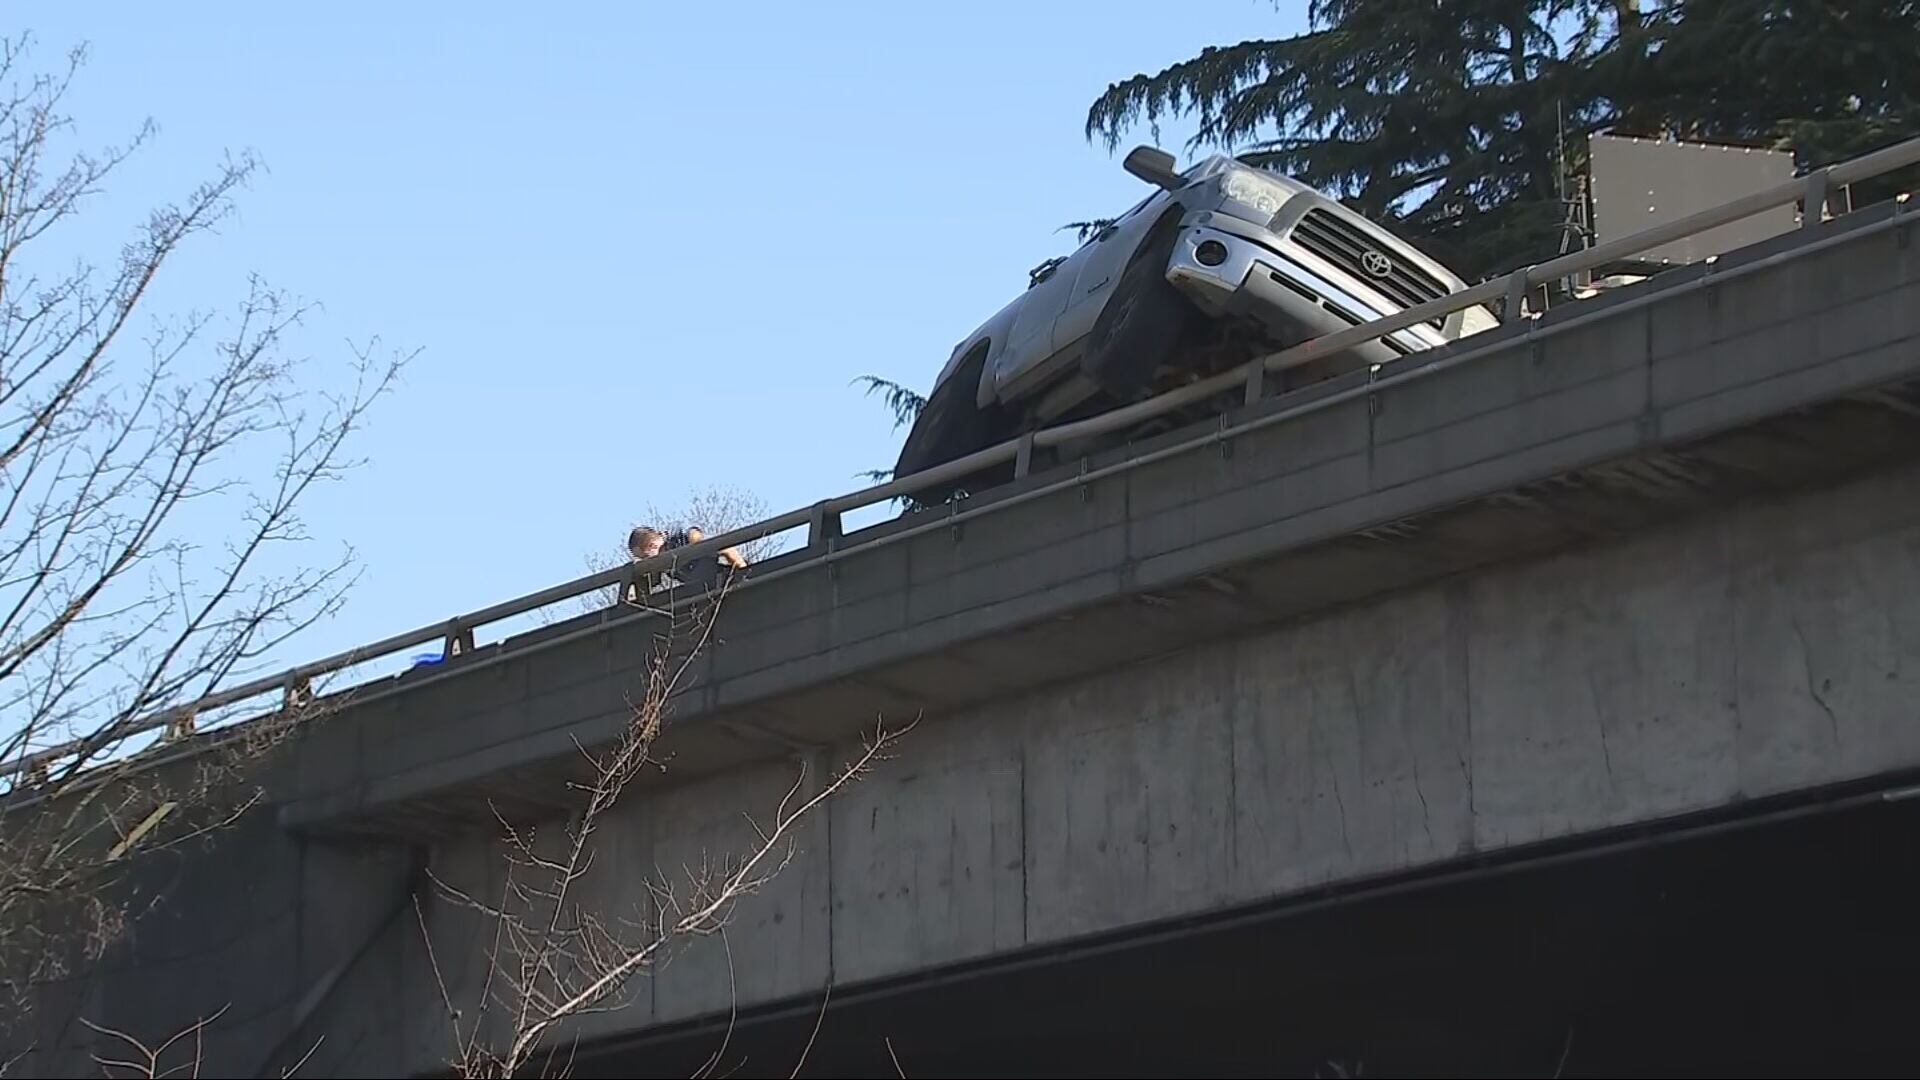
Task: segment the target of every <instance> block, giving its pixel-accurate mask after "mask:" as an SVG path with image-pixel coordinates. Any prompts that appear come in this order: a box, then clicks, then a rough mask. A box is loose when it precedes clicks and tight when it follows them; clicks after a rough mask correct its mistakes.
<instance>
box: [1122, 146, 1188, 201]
mask: <svg viewBox="0 0 1920 1080" xmlns="http://www.w3.org/2000/svg"><path fill="white" fill-rule="evenodd" d="M1125 166H1126V170H1127V171H1128V172H1130V173H1132V174H1133V175H1135V176H1137V177H1139V178H1140V179H1142V180H1145V181H1146V182H1147V183H1149V184H1152V185H1154V186H1155V187H1163V188H1166V189H1167V190H1168V191H1173V190H1175V189H1177V188H1181V187H1185V186H1186V180H1185V179H1183V178H1182V177H1181V175H1180V172H1179V170H1178V169H1176V168H1174V160H1173V155H1172V154H1169V153H1167V152H1166V151H1165V150H1162V149H1160V148H1159V147H1157V146H1136V147H1134V148H1133V149H1131V150H1129V151H1127V160H1126V162H1125Z"/></svg>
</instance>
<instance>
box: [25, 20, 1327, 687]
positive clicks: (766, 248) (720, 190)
mask: <svg viewBox="0 0 1920 1080" xmlns="http://www.w3.org/2000/svg"><path fill="white" fill-rule="evenodd" d="M10 11H11V13H12V15H13V19H12V20H10V21H11V22H12V23H13V24H14V27H15V28H16V29H18V28H30V29H31V30H32V31H33V32H34V34H35V36H36V38H37V41H38V59H39V60H40V61H41V63H42V64H43V65H44V64H46V63H49V62H51V61H53V60H55V59H56V58H57V56H58V54H59V53H60V52H61V51H62V50H64V49H65V48H67V47H68V46H70V45H72V44H76V43H81V42H85V43H88V44H89V45H90V48H91V59H90V62H89V64H88V66H87V68H86V69H85V71H84V72H83V74H82V77H81V79H80V81H79V83H78V85H77V87H76V89H75V91H74V93H73V95H72V96H71V98H70V99H69V106H70V109H69V111H70V112H71V113H72V114H73V115H74V116H75V119H76V120H77V121H78V123H79V125H80V133H81V135H82V136H83V137H84V138H85V139H86V140H87V141H89V142H94V143H99V142H110V141H115V140H118V139H121V138H123V137H124V136H125V135H126V134H127V133H128V132H130V131H132V130H133V129H134V128H135V127H136V126H137V125H138V123H139V122H140V121H141V120H142V119H144V118H146V117H152V118H154V119H155V120H156V121H157V122H158V124H159V127H160V131H159V137H158V139H157V141H155V142H154V143H153V145H152V146H151V147H150V148H149V149H148V150H147V151H145V152H144V153H143V154H142V155H141V156H140V157H139V158H137V159H135V161H134V162H133V163H132V165H131V166H130V167H129V168H128V169H127V170H126V171H125V172H124V173H123V174H121V175H120V177H119V178H118V179H117V181H116V183H115V185H114V189H113V190H114V195H113V197H112V198H111V199H109V200H107V201H106V202H104V203H103V204H102V205H101V208H100V210H99V212H98V213H96V214H94V215H93V216H91V217H90V218H89V219H88V221H87V224H86V229H88V230H97V233H93V232H90V233H88V234H87V235H86V236H85V238H86V239H88V240H89V241H91V242H92V244H91V246H92V250H93V251H95V252H96V253H97V257H100V258H105V257H108V256H110V255H111V254H112V251H113V250H114V249H113V246H112V245H114V244H116V243H117V242H118V238H119V237H120V236H121V235H123V233H122V232H120V231H118V230H124V229H125V228H126V227H128V226H130V225H131V224H132V223H133V222H134V221H135V220H137V217H138V214H139V212H140V211H141V210H142V209H143V208H144V207H145V206H147V205H150V204H152V203H154V202H157V201H161V200H166V199H172V198H177V197H178V196H179V195H180V194H182V193H184V191H185V190H186V189H187V188H189V187H190V186H191V185H192V184H193V183H194V182H195V181H197V180H199V179H202V178H204V177H205V176H207V175H208V174H209V172H210V170H211V167H212V165H213V164H214V163H215V162H216V161H217V160H218V159H219V158H220V156H221V155H222V154H223V153H224V152H226V151H229V150H242V149H251V150H254V151H256V152H258V154H259V155H260V156H261V158H262V159H263V160H264V162H265V165H266V167H267V170H268V171H267V172H266V173H264V174H263V175H261V176H259V177H258V178H257V180H256V181H255V182H254V183H253V184H252V185H251V187H250V189H249V190H248V191H246V192H245V193H244V194H243V195H242V201H241V204H240V210H239V213H238V215H237V216H236V217H235V218H234V219H233V220H232V221H231V222H230V223H229V224H228V226H227V227H226V228H224V229H223V231H222V234H221V235H220V236H218V237H214V238H210V239H203V240H202V241H201V242H200V243H199V244H198V245H197V246H196V247H194V248H193V249H191V250H189V251H188V252H187V253H186V255H185V256H183V258H182V259H181V260H180V261H179V262H178V263H177V264H175V265H174V267H173V272H172V277H171V278H170V279H169V280H168V281H167V282H166V283H165V288H164V289H163V291H161V292H160V293H159V294H158V296H157V297H156V299H157V300H158V301H160V302H161V303H162V304H163V305H164V307H165V309H173V308H181V307H188V306H193V307H204V306H209V305H218V304H225V303H228V302H230V301H232V300H234V299H237V297H238V295H239V293H240V291H241V290H242V289H243V288H244V283H245V277H246V275H247V274H248V273H249V272H258V273H259V274H261V275H263V276H264V277H265V278H267V279H268V280H269V281H270V282H272V283H273V284H275V285H278V286H281V287H284V288H287V289H290V290H293V291H294V292H296V293H298V294H300V295H302V296H305V297H309V298H312V299H314V300H317V301H319V302H321V303H322V304H324V311H323V312H322V313H320V315H319V316H318V317H317V318H315V319H314V320H312V321H311V322H310V323H309V324H308V325H307V328H306V330H305V332H304V333H303V335H302V338H301V341H300V344H301V345H302V347H303V349H304V351H306V352H309V353H312V354H313V355H315V356H316V357H318V358H320V359H322V360H325V359H328V358H329V357H336V358H337V357H338V356H340V355H342V354H343V353H342V351H343V350H344V347H345V346H344V342H345V341H347V340H349V339H352V340H356V341H358V340H364V339H366V338H367V337H369V336H371V335H375V334H377V335H379V336H380V337H381V338H382V339H383V340H384V341H385V342H386V343H388V344H390V345H393V346H400V347H405V348H418V349H419V350H420V355H419V357H418V359H417V360H416V362H415V363H414V364H413V365H412V367H411V368H410V369H409V371H408V373H407V376H406V380H405V383H404V385H402V386H401V387H400V388H399V390H398V391H397V393H396V394H395V395H394V396H392V397H390V398H388V399H386V401H385V402H384V403H383V404H382V406H381V407H380V408H379V410H378V412H377V413H376V415H375V416H374V418H373V426H372V428H371V429H370V430H369V431H368V432H367V433H366V434H365V435H364V437H363V438H362V439H361V441H360V442H359V444H358V450H359V452H360V453H361V454H363V455H365V456H367V457H368V458H369V459H370V463H369V464H368V465H367V467H365V468H363V469H362V470H360V471H358V472H355V473H354V474H352V475H351V476H350V477H349V478H348V479H347V480H346V481H345V482H344V483H343V484H341V485H338V486H336V487H334V488H332V489H330V490H328V491H326V492H324V493H323V495H322V497H321V498H319V499H316V500H315V501H314V502H312V503H310V504H309V506H308V517H309V519H310V521H311V524H312V526H313V531H314V532H315V533H316V534H317V535H318V536H320V537H322V538H324V539H326V540H328V541H332V542H340V541H345V542H350V543H352V544H353V545H354V547H355V548H356V549H357V550H358V552H359V554H360V557H361V560H362V562H363V565H364V569H365V574H364V576H363V578H362V580H361V584H360V585H359V587H358V588H357V590H356V591H355V593H354V595H353V597H352V600H351V602H350V603H349V604H348V606H347V607H346V609H345V610H344V611H343V612H342V613H341V614H340V615H339V616H337V617H335V618H334V619H332V620H330V621H329V622H328V623H326V624H324V625H322V626H320V627H317V628H316V629H315V630H314V631H313V632H312V633H311V634H310V635H309V636H308V637H306V638H304V639H303V640H302V642H301V645H300V647H299V649H298V650H297V651H298V652H300V653H302V654H307V655H303V656H289V657H286V658H285V659H287V660H288V661H292V660H297V659H306V658H310V657H311V656H317V655H320V654H323V653H326V652H331V651H333V650H335V649H339V648H345V647H348V646H352V645H355V644H358V643H361V642H364V641H367V640H370V639H373V638H377V637H381V636H384V635H386V634H389V633H393V632H396V631H399V630H402V629H406V628H409V627H412V626H416V625H419V624H423V623H428V622H432V621H435V620H439V619H444V618H446V617H448V616H450V615H453V614H456V613H459V612H462V611H468V610H473V609H475V608H478V607H481V606H484V605H486V604H489V603H492V602H495V601H498V600H502V599H506V598H508V597H511V596H514V595H518V594H521V593H525V592H529V591H532V590H534V589H537V588H541V587H544V586H546V585H550V584H553V583H556V582H558V581H561V580H564V579H567V578H570V577H574V576H577V575H578V574H580V573H582V572H584V567H583V561H582V560H583V558H584V556H585V555H586V553H588V552H589V551H594V550H604V549H605V548H607V547H608V545H609V544H614V543H617V542H618V539H619V538H620V537H621V536H623V535H624V533H625V530H626V529H627V527H628V526H629V525H631V524H632V523H633V522H634V521H635V519H636V518H637V517H639V516H640V515H641V513H642V512H643V510H644V509H645V508H646V507H647V505H648V504H654V505H663V506H664V505H672V504H674V503H675V502H676V501H679V500H681V499H683V498H684V497H685V495H686V493H687V492H688V490H689V489H691V488H693V487H697V486H700V485H703V484H708V483H720V484H727V485H733V486H737V487H740V488H743V489H746V490H749V491H752V492H753V493H755V494H757V495H758V496H759V497H760V498H762V499H764V500H765V501H766V503H767V504H768V505H769V506H770V507H771V508H772V509H774V510H776V511H778V510H784V509H788V508H790V507H793V506H798V505H803V504H806V503H809V502H812V501H814V500H816V499H819V498H822V497H824V496H827V495H832V494H837V493H839V492H842V491H845V490H849V489H852V488H854V487H857V486H860V482H859V481H858V480H857V479H856V475H855V474H857V473H859V472H860V471H862V470H865V469H869V468H875V467H883V466H886V465H890V464H891V463H892V461H893V456H894V454H895V452H896V450H897V448H898V444H899V442H898V440H899V435H898V434H897V433H895V432H893V431H891V430H890V419H889V418H888V416H887V415H886V414H885V412H884V411H883V410H882V408H881V407H880V405H879V404H878V402H877V400H873V399H865V398H863V397H862V396H861V394H860V392H859V391H858V390H857V389H856V388H854V387H852V386H850V385H849V381H850V380H852V379H853V378H855V377H856V376H859V375H861V374H864V373H868V372H871V373H875V374H879V375H882V376H885V377H888V378H892V379H896V380H899V381H901V382H903V383H906V384H908V385H911V386H914V387H916V388H918V389H923V390H924V389H925V388H926V386H927V384H928V383H929V382H930V381H931V380H932V378H933V376H934V375H935V374H936V373H937V372H938V370H939V368H940V366H941V365H942V364H943V363H944V362H945V360H946V358H947V356H948V353H949V352H950V350H951V348H952V346H953V344H954V342H956V341H957V340H958V339H959V338H960V337H962V336H963V335H964V334H966V333H967V332H968V331H970V330H971V329H972V328H973V327H975V326H976V325H977V324H978V323H979V322H981V321H982V320H984V319H985V318H986V317H987V316H988V315H990V314H992V313H993V312H994V311H995V310H996V309H997V308H999V307H1000V306H1001V305H1002V304H1003V303H1005V302H1006V300H1007V299H1009V298H1010V297H1011V296H1013V295H1014V294H1015V293H1016V292H1018V291H1019V290H1020V289H1021V288H1023V287H1024V285H1025V281H1026V276H1025V275H1026V270H1027V268H1028V267H1030V266H1032V265H1033V264H1035V263H1037V262H1039V261H1040V260H1041V259H1043V258H1045V257H1047V256H1050V255H1055V254H1061V253H1064V252H1065V251H1067V250H1069V249H1070V248H1071V247H1072V239H1071V237H1069V236H1068V235H1066V234H1060V233H1056V232H1055V231H1054V230H1055V229H1056V227H1057V226H1059V225H1060V224H1062V223H1063V222H1067V221H1071V220H1076V219H1081V218H1086V217H1089V216H1097V215H1100V214H1103V213H1110V212H1112V211H1115V210H1120V209H1124V208H1125V207H1127V206H1129V205H1131V204H1132V203H1134V202H1135V201H1137V200H1138V199H1139V197H1140V195H1141V189H1140V187H1139V185H1138V182H1137V181H1134V180H1132V179H1131V178H1130V177H1128V176H1126V175H1125V174H1124V173H1123V172H1122V171H1121V169H1120V167H1119V162H1118V157H1117V156H1110V155H1109V154H1108V153H1107V151H1106V150H1105V149H1104V147H1100V146H1095V145H1089V144H1088V143H1087V142H1086V140H1085V139H1084V138H1083V137H1082V134H1081V129H1082V123H1083V120H1084V117H1085V113H1086V107H1087V105H1088V103H1089V102H1090V101H1091V100H1092V98H1093V97H1094V95H1096V94H1097V93H1098V92H1099V91H1100V90H1101V89H1103V88H1104V87H1105V86H1106V85H1107V84H1108V83H1109V82H1111V81H1113V80H1115V79H1119V78H1123V77H1125V76H1128V75H1131V74H1133V73H1135V72H1137V71H1141V70H1156V69H1158V68H1159V67H1160V66H1162V65H1164V64H1166V63H1168V62H1171V61H1175V60H1179V59H1183V58H1185V57H1188V56H1190V55H1192V54H1193V53H1195V52H1196V51H1197V50H1198V49H1200V48H1201V47H1202V46H1205V45H1208V44H1219V43H1225V42H1231V41H1238V40H1243V39H1245V38H1247V37H1253V36H1278V35H1284V34H1287V33H1291V32H1294V31H1295V30H1297V29H1299V28H1300V26H1301V25H1302V23H1303V21H1304V5H1298V6H1296V5H1294V4H1282V5H1280V6H1279V7H1278V8H1276V6H1275V5H1274V4H1272V3H1270V2H1268V0H1197V2H1195V3H1194V4H1192V5H1190V6H1185V7H1180V6H1169V5H1167V4H1165V3H1150V2H1146V0H1102V2H1099V3H1092V2H1083V0H1073V2H1069V0H1048V2H1045V3H1035V2H1031V0H1029V2H1026V3H1012V2H991V3H976V4H966V5H935V6H925V5H917V4H897V3H884V4H883V3H864V2H863V3H840V4H833V3H828V4H814V5H792V4H769V3H758V2H748V3H740V4H729V5H694V4H674V5H668V4H660V3H634V4H614V3H596V4H586V3H574V4H551V5H544V6H542V7H541V8H540V10H539V11H538V12H537V13H536V12H535V10H534V8H533V6H532V5H525V4H516V5H511V6H508V5H499V4H485V3H466V4H461V5H459V6H458V7H457V8H455V7H439V6H430V5H401V4H392V3H383V4H378V5H375V4H364V3H345V2H338V3H332V4H326V5H309V6H306V7H304V8H301V7H297V6H293V5H271V4H259V3H246V4H237V3H198V4H193V5H152V4H142V5H134V4H126V5H101V4H85V3H73V2H66V3H59V4H54V3H39V2H30V3H25V4H20V3H16V4H14V5H11V7H10ZM1176 12H1178V13H1179V15H1178V17H1176V14H1175V13H1176ZM1145 137H1146V136H1145V135H1144V134H1142V135H1141V139H1142V140H1144V139H1145ZM1174 141H1175V140H1173V139H1171V138H1170V139H1169V140H1168V142H1169V144H1170V146H1169V148H1172V149H1176V150H1177V149H1178V147H1177V145H1172V144H1173V143H1174ZM103 245H105V246H103Z"/></svg>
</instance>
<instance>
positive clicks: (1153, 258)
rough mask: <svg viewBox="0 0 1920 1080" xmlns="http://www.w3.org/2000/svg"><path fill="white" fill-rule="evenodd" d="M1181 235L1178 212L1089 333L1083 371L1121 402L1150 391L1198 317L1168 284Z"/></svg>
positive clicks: (1163, 224) (1131, 266)
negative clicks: (1157, 372)
mask: <svg viewBox="0 0 1920 1080" xmlns="http://www.w3.org/2000/svg"><path fill="white" fill-rule="evenodd" d="M1179 234H1180V229H1179V216H1178V215H1177V214H1169V215H1167V216H1166V217H1165V218H1162V219H1161V221H1160V223H1159V224H1158V225H1156V226H1155V227H1154V230H1153V232H1152V233H1150V234H1149V235H1148V236H1147V239H1146V240H1145V241H1144V242H1143V243H1142V244H1141V245H1140V248H1139V250H1138V251H1136V252H1134V255H1133V259H1132V260H1131V261H1130V262H1128V263H1127V268H1126V270H1124V271H1122V273H1121V275H1120V282H1119V284H1117V285H1115V286H1114V290H1113V295H1112V296H1111V297H1109V298H1108V299H1107V305H1106V307H1104V308H1102V309H1100V316H1099V318H1097V319H1095V320H1094V322H1093V329H1092V330H1091V331H1090V332H1089V333H1088V334H1087V349H1086V352H1085V353H1084V354H1082V356H1081V358H1080V370H1081V371H1083V372H1085V373H1086V375H1087V377H1088V378H1090V379H1092V380H1093V381H1094V383H1095V384H1096V385H1098V386H1099V387H1100V388H1101V389H1102V390H1104V391H1106V392H1107V393H1108V394H1110V395H1112V396H1113V397H1115V398H1117V399H1119V400H1120V401H1123V402H1124V401H1131V400H1133V399H1134V398H1135V397H1137V396H1139V394H1140V392H1141V391H1143V390H1145V389H1147V388H1148V386H1149V385H1150V384H1151V383H1152V381H1153V373H1154V371H1155V370H1157V369H1158V368H1159V367H1160V365H1162V364H1164V363H1166V362H1167V361H1168V360H1170V359H1172V358H1173V356H1174V355H1175V353H1176V352H1177V351H1178V349H1179V347H1180V344H1181V342H1182V340H1183V339H1184V338H1185V337H1186V334H1187V328H1188V327H1189V326H1190V325H1191V324H1192V322H1193V317H1194V315H1195V314H1196V313H1197V311H1196V309H1195V308H1194V306H1193V304H1192V303H1191V302H1190V301H1188V300H1187V298H1186V297H1184V296H1182V295H1180V291H1179V290H1178V289H1175V288H1174V287H1173V286H1172V285H1171V284H1170V283H1168V281H1167V260H1168V259H1169V258H1171V257H1172V256H1173V245H1174V242H1175V240H1176V239H1178V237H1179Z"/></svg>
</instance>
